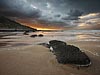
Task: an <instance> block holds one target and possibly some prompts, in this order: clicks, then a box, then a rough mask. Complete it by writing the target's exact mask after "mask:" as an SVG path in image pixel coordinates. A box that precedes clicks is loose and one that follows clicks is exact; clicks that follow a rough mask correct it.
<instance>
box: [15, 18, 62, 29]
mask: <svg viewBox="0 0 100 75" xmlns="http://www.w3.org/2000/svg"><path fill="white" fill-rule="evenodd" d="M17 22H19V23H21V24H23V25H26V26H29V27H31V28H35V29H37V30H62V29H63V27H58V26H54V25H52V26H50V25H49V26H47V25H43V24H40V23H31V22H29V21H27V20H17Z"/></svg>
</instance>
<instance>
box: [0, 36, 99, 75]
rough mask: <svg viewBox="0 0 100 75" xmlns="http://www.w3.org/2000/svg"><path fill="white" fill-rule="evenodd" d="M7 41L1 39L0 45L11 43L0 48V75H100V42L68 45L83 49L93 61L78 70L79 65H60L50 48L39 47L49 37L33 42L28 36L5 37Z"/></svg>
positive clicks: (76, 42) (71, 42)
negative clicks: (38, 43)
mask: <svg viewBox="0 0 100 75" xmlns="http://www.w3.org/2000/svg"><path fill="white" fill-rule="evenodd" d="M4 38H8V39H0V42H2V43H7V45H4V46H3V47H0V75H59V74H61V75H66V74H68V75H99V74H100V66H99V64H98V63H100V60H99V58H100V56H97V55H95V54H96V53H97V52H98V55H100V51H99V45H100V42H98V41H94V42H93V41H81V42H80V41H77V40H76V41H65V42H66V43H68V44H70V45H75V46H77V47H79V48H80V49H81V50H82V51H84V52H85V53H86V54H87V55H88V56H89V58H90V59H91V61H92V65H91V66H89V67H86V68H85V67H81V68H80V69H79V70H78V69H77V67H76V66H75V65H71V64H66V65H63V64H59V63H58V62H57V60H56V58H55V55H53V54H52V53H51V52H50V51H49V49H48V48H45V47H44V46H41V45H37V44H35V43H36V42H40V41H41V40H43V39H45V37H43V38H41V37H39V38H30V37H29V36H28V35H23V34H17V35H9V36H5V37H4ZM9 38H11V39H9ZM15 38H16V39H15ZM27 39H28V40H27ZM47 40H48V39H47ZM18 44H19V45H18ZM94 49H95V50H94Z"/></svg>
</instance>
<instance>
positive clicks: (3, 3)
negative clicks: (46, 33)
mask: <svg viewBox="0 0 100 75" xmlns="http://www.w3.org/2000/svg"><path fill="white" fill-rule="evenodd" d="M99 6H100V0H86V1H85V0H0V15H4V16H7V17H11V18H12V19H14V18H15V19H16V20H18V19H22V20H23V19H24V20H25V21H26V20H27V21H29V22H31V24H32V23H34V21H33V20H35V22H36V20H37V22H39V23H41V24H42V25H43V24H44V25H47V26H48V25H49V26H50V25H51V26H57V25H58V26H63V27H66V26H71V27H72V26H77V24H80V23H88V24H89V25H90V23H92V24H93V22H94V21H95V20H97V19H99V17H97V16H99V15H97V16H95V15H94V17H93V15H92V16H91V15H89V14H91V13H100V8H99ZM39 20H41V22H40V21H39ZM90 21H91V22H90ZM29 22H28V23H29ZM95 23H97V22H95Z"/></svg>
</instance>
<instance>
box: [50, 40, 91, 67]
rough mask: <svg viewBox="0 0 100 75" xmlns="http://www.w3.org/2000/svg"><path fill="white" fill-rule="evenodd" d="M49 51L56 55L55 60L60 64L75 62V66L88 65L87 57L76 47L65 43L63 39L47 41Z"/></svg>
mask: <svg viewBox="0 0 100 75" xmlns="http://www.w3.org/2000/svg"><path fill="white" fill-rule="evenodd" d="M49 45H50V49H51V51H52V52H53V53H54V54H55V55H56V58H57V61H58V62H59V63H62V64H67V63H69V64H76V65H77V66H89V65H90V64H91V61H90V59H89V57H88V56H87V55H86V54H85V53H84V52H82V51H81V50H80V49H79V48H78V47H75V46H73V45H67V44H66V43H65V42H63V41H58V40H51V41H49Z"/></svg>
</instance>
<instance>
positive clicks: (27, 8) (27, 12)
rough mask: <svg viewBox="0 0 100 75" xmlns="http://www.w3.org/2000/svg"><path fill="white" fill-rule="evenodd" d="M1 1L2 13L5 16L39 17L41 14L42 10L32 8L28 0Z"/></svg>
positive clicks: (0, 11) (0, 12)
mask: <svg viewBox="0 0 100 75" xmlns="http://www.w3.org/2000/svg"><path fill="white" fill-rule="evenodd" d="M0 3H1V5H0V7H1V8H0V9H1V10H0V14H1V15H4V16H8V17H19V18H38V17H40V16H41V11H40V10H38V9H35V8H32V7H31V5H30V4H28V3H27V0H17V1H16V0H13V1H10V0H8V1H6V0H1V1H0ZM7 3H8V4H7Z"/></svg>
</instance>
